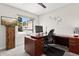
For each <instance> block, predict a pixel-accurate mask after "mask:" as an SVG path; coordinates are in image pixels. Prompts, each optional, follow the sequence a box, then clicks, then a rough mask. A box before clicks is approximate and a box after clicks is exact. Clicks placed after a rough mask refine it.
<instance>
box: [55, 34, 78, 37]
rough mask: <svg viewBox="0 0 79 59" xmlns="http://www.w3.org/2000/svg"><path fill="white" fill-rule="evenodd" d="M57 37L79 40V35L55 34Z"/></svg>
mask: <svg viewBox="0 0 79 59" xmlns="http://www.w3.org/2000/svg"><path fill="white" fill-rule="evenodd" d="M54 35H55V36H59V37H66V38H79V35H73V34H70V35H66V34H54Z"/></svg>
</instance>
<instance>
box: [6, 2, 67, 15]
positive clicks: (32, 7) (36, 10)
mask: <svg viewBox="0 0 79 59" xmlns="http://www.w3.org/2000/svg"><path fill="white" fill-rule="evenodd" d="M43 4H44V5H45V6H46V7H47V8H43V7H42V6H40V5H38V4H37V3H7V5H10V6H12V7H16V8H19V9H21V10H24V11H28V12H31V13H33V14H36V15H41V14H45V13H47V12H50V11H53V10H56V9H58V8H61V7H64V6H66V5H68V3H43Z"/></svg>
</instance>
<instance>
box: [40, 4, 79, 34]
mask: <svg viewBox="0 0 79 59" xmlns="http://www.w3.org/2000/svg"><path fill="white" fill-rule="evenodd" d="M49 16H52V18H49ZM56 16H59V17H61V18H62V21H61V22H60V23H59V24H57V22H56V21H55V20H54V17H56ZM39 21H40V25H43V26H44V31H45V30H46V27H47V31H48V32H49V31H50V30H51V29H53V28H55V33H58V34H73V30H74V27H75V26H78V27H79V4H69V5H67V6H65V7H62V8H59V9H56V10H54V11H51V12H49V13H47V14H44V15H41V16H40V17H39Z"/></svg>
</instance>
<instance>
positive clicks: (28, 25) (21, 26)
mask: <svg viewBox="0 0 79 59" xmlns="http://www.w3.org/2000/svg"><path fill="white" fill-rule="evenodd" d="M26 30H28V31H33V20H32V19H30V18H28V17H24V16H20V17H18V31H19V32H23V31H26Z"/></svg>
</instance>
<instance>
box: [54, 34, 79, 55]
mask: <svg viewBox="0 0 79 59" xmlns="http://www.w3.org/2000/svg"><path fill="white" fill-rule="evenodd" d="M54 40H55V43H56V44H60V45H64V46H67V47H68V49H69V51H70V52H73V53H78V54H79V37H74V36H65V35H64V36H63V35H54Z"/></svg>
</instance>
